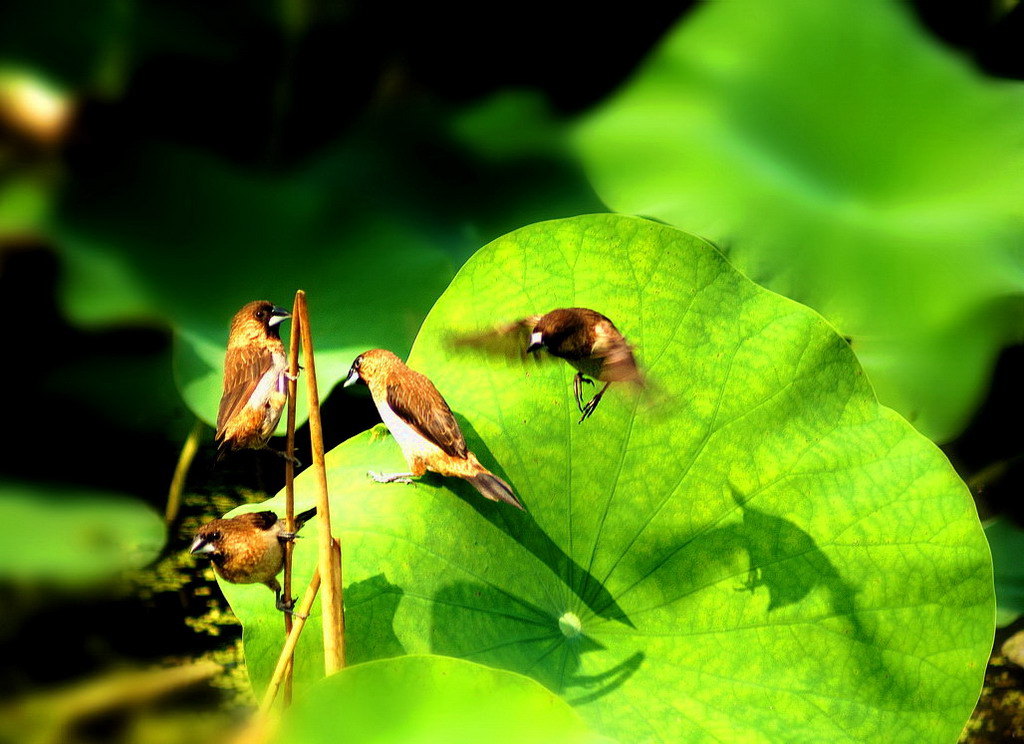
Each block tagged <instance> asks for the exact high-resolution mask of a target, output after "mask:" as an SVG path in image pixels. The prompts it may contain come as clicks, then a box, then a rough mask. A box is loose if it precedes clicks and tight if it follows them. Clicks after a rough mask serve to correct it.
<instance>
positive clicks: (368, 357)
mask: <svg viewBox="0 0 1024 744" xmlns="http://www.w3.org/2000/svg"><path fill="white" fill-rule="evenodd" d="M357 382H364V383H366V385H367V386H368V387H369V388H370V394H371V395H372V396H373V402H374V404H375V405H376V406H377V411H378V412H379V413H380V417H381V419H382V420H383V421H384V424H385V425H386V426H387V427H388V429H389V430H390V432H391V435H392V436H393V437H394V438H395V440H396V441H397V442H398V446H399V447H401V448H402V454H403V455H404V456H405V460H406V462H407V463H409V470H410V472H408V473H388V474H381V473H374V472H371V473H370V476H371V477H373V479H374V480H376V481H377V482H378V483H390V482H393V481H399V482H403V483H411V482H412V481H411V480H410V478H412V477H418V476H421V475H423V474H424V473H425V472H427V471H428V470H429V471H430V472H432V473H438V474H439V475H446V476H454V477H457V478H463V479H464V480H467V481H469V482H470V483H471V484H472V485H473V487H474V488H476V490H477V491H479V492H480V493H481V494H482V495H483V496H484V497H485V498H488V499H490V500H491V501H504V502H505V503H506V504H512V506H515V507H517V508H519V509H522V508H523V505H522V503H521V502H520V501H519V499H518V498H517V497H516V495H515V493H514V492H513V491H512V488H511V487H510V486H509V485H508V483H506V482H505V481H503V480H502V479H501V478H499V477H498V476H496V475H495V474H494V473H492V472H490V471H489V470H487V468H485V467H484V466H483V465H481V464H480V461H479V460H477V459H476V455H474V454H473V453H472V452H470V451H469V449H468V448H467V447H466V440H465V438H464V437H463V436H462V430H461V429H459V424H458V422H457V421H456V420H455V417H454V416H453V415H452V410H451V409H450V408H449V407H448V404H447V403H446V402H445V400H444V398H442V397H441V394H440V393H439V392H438V391H437V388H436V387H434V383H432V382H431V381H430V380H428V379H427V378H426V377H425V376H424V375H421V374H420V373H419V372H416V371H415V370H412V369H409V368H408V367H407V366H406V365H405V363H404V362H403V361H402V360H401V359H399V358H398V357H397V356H395V355H394V354H392V353H391V352H390V351H387V350H385V349H372V350H370V351H366V352H363V353H362V354H360V355H359V356H358V357H357V358H356V360H355V361H354V362H353V363H352V368H351V369H350V370H349V374H348V378H347V379H346V380H345V385H344V386H345V387H348V386H349V385H353V384H355V383H357Z"/></svg>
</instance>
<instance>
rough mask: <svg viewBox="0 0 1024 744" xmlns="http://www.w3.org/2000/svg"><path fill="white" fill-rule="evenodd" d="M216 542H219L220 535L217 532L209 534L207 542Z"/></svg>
mask: <svg viewBox="0 0 1024 744" xmlns="http://www.w3.org/2000/svg"><path fill="white" fill-rule="evenodd" d="M218 540H220V533H219V532H211V533H210V536H209V540H208V541H209V542H217V541H218Z"/></svg>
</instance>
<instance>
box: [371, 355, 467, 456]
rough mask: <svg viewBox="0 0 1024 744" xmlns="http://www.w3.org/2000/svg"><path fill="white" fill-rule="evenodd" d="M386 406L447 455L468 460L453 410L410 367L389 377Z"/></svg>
mask: <svg viewBox="0 0 1024 744" xmlns="http://www.w3.org/2000/svg"><path fill="white" fill-rule="evenodd" d="M403 366H404V365H403ZM387 403H388V406H390V408H391V410H392V411H394V412H395V414H396V415H397V416H398V417H399V418H401V419H402V420H403V421H405V422H406V423H407V424H409V426H411V427H412V428H413V429H415V430H416V431H418V432H419V433H420V434H422V435H423V436H424V437H425V438H426V439H427V440H428V441H430V442H433V443H434V444H436V445H437V446H438V447H440V448H441V449H442V450H443V451H444V452H445V453H446V454H448V455H451V456H452V457H459V458H465V457H466V453H467V452H468V449H467V447H466V439H465V437H463V436H462V431H461V430H460V429H459V424H458V422H457V421H456V420H455V416H454V415H452V409H451V408H449V407H448V403H447V402H446V401H445V399H444V398H443V397H442V396H441V393H439V392H438V391H437V388H436V387H434V383H432V382H431V381H430V380H429V379H427V377H426V376H424V375H421V374H420V373H419V372H417V371H416V370H413V369H409V368H408V367H406V368H405V369H404V370H403V374H401V375H396V374H392V375H390V376H389V378H388V382H387Z"/></svg>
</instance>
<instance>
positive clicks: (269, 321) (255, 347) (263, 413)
mask: <svg viewBox="0 0 1024 744" xmlns="http://www.w3.org/2000/svg"><path fill="white" fill-rule="evenodd" d="M290 317H291V313H289V312H288V311H287V310H285V309H283V308H280V307H277V306H276V305H274V304H272V303H270V302H267V301H266V300H256V301H255V302H250V303H248V304H247V305H245V307H243V308H242V309H241V310H239V311H238V312H237V313H235V317H234V318H232V319H231V331H230V333H229V334H228V350H227V354H226V356H225V357H224V393H223V395H222V396H221V399H220V409H219V410H218V411H217V435H216V441H217V445H218V448H217V459H218V460H220V459H221V458H223V457H224V455H226V454H227V453H228V452H231V451H234V450H239V449H270V448H269V447H267V441H268V440H269V439H270V436H271V435H272V434H273V433H274V429H276V428H277V422H278V421H279V420H280V419H281V411H282V410H283V409H284V405H285V403H286V402H287V401H288V358H287V355H286V354H285V351H284V344H282V343H281V336H280V334H279V330H280V329H279V328H278V325H279V324H280V323H281V321H283V320H285V319H287V318H290ZM271 451H273V452H276V451H277V450H271ZM278 454H279V455H282V456H285V457H286V455H284V453H281V452H278Z"/></svg>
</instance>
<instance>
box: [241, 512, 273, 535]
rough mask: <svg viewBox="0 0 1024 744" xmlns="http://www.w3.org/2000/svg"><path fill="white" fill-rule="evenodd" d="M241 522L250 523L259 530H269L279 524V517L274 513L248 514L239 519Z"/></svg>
mask: <svg viewBox="0 0 1024 744" xmlns="http://www.w3.org/2000/svg"><path fill="white" fill-rule="evenodd" d="M237 518H238V519H239V520H240V521H243V522H248V523H249V524H251V525H252V526H253V527H255V528H256V529H258V530H269V529H270V528H271V527H273V526H274V525H275V524H277V515H276V514H274V512H272V511H258V512H246V513H245V514H239V515H238V517H237Z"/></svg>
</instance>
